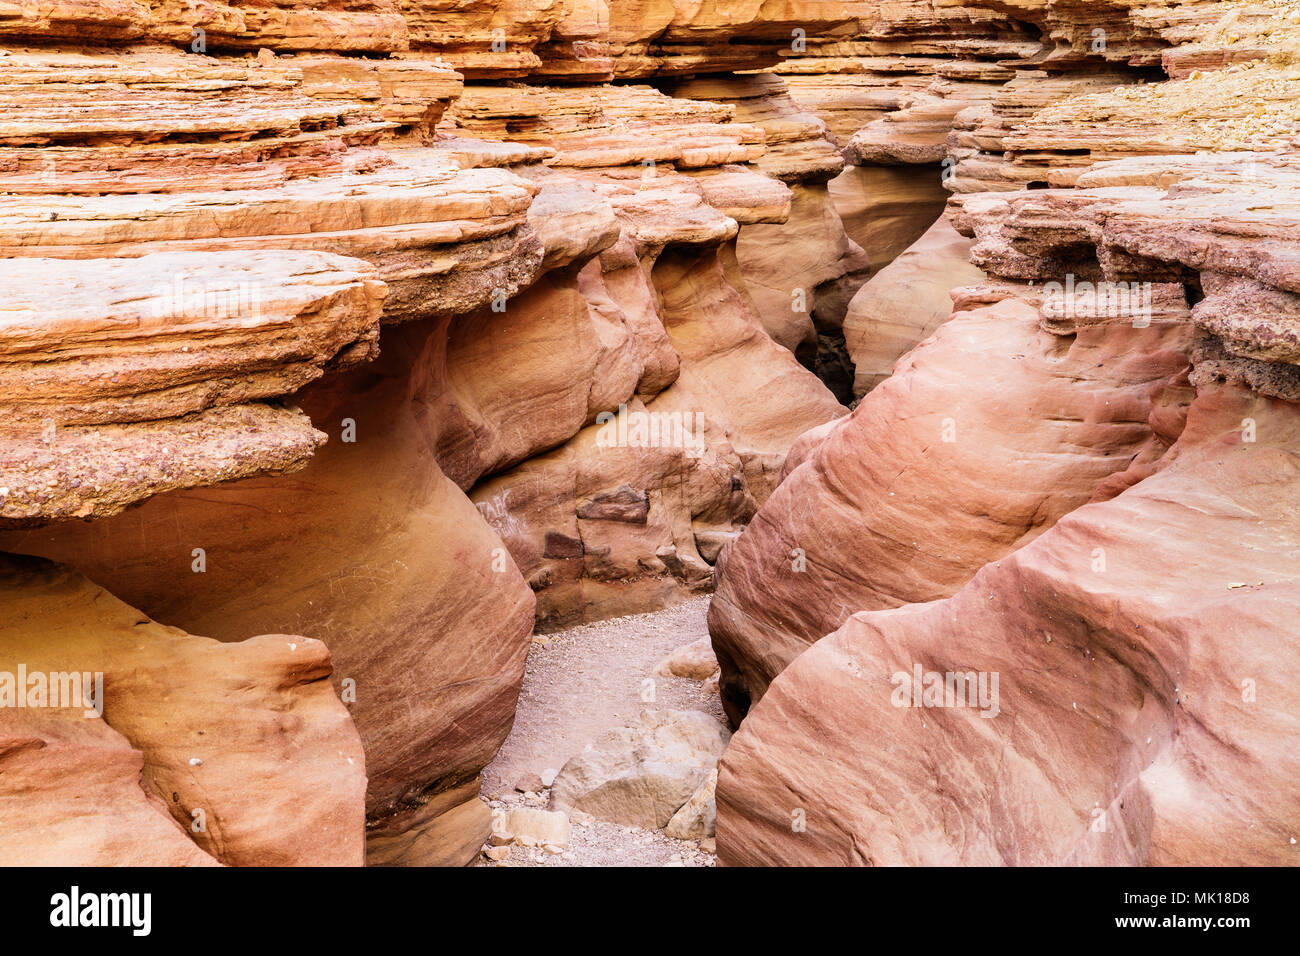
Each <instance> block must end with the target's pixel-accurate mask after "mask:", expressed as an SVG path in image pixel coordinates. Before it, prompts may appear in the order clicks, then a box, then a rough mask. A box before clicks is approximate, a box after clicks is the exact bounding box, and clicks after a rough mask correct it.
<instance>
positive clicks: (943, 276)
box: [844, 218, 984, 395]
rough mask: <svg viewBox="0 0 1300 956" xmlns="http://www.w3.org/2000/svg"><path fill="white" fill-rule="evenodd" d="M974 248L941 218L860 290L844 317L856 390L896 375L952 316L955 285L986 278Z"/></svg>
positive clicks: (864, 390)
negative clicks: (976, 261) (972, 257)
mask: <svg viewBox="0 0 1300 956" xmlns="http://www.w3.org/2000/svg"><path fill="white" fill-rule="evenodd" d="M970 247H971V243H970V240H969V239H966V238H964V237H962V236H960V235H958V233H957V231H956V230H955V229H953V228H952V225H951V224H950V223H949V222H948V220H947V219H946V218H943V219H940V220H939V221H938V222H936V223H935V224H934V225H933V226H931V227H930V230H929V231H928V232H927V233H926V234H925V235H924V236H922V237H921V238H920V239H918V240H917V241H916V242H914V243H913V244H912V245H911V246H909V247H908V249H907V251H906V252H904V253H903V254H902V255H901V256H899V257H898V258H897V259H895V260H894V261H893V262H891V263H890V264H889V265H887V266H886V267H885V268H884V269H882V270H881V271H880V272H878V273H876V274H875V275H874V276H872V277H871V279H870V280H869V281H868V282H867V284H866V285H864V286H863V287H862V288H861V289H859V290H858V293H857V295H855V296H854V297H853V301H852V302H850V303H849V309H848V315H846V316H845V318H844V344H845V348H847V349H848V352H849V356H850V358H852V359H853V365H854V369H855V375H854V381H853V392H854V394H856V395H865V394H866V393H867V392H869V391H871V390H872V389H873V388H875V387H876V386H877V385H879V384H880V383H881V382H883V381H884V380H885V379H887V378H888V377H889V376H890V375H892V374H893V371H894V365H895V364H896V363H897V362H898V360H899V359H901V358H902V357H903V356H905V355H906V354H907V353H908V352H910V351H911V350H912V347H913V346H915V345H916V344H917V343H918V342H921V341H923V340H924V339H927V338H929V337H930V334H931V333H932V332H933V331H934V330H935V329H937V328H938V327H939V325H940V324H941V323H942V322H944V321H945V320H946V319H947V318H948V316H950V315H952V297H951V296H950V295H949V292H950V291H951V290H952V289H954V288H956V287H957V286H965V285H973V284H975V283H978V282H980V281H981V280H982V279H983V278H984V273H983V272H981V271H980V270H979V269H977V268H976V267H975V266H973V265H971V264H970Z"/></svg>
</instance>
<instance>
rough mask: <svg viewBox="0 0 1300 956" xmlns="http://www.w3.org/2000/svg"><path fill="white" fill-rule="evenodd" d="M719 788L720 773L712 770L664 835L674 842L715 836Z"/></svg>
mask: <svg viewBox="0 0 1300 956" xmlns="http://www.w3.org/2000/svg"><path fill="white" fill-rule="evenodd" d="M717 786H718V771H717V770H710V771H709V775H708V777H707V778H706V779H705V781H704V782H703V783H702V784H700V788H699V789H698V790H696V791H695V793H693V794H691V798H690V799H689V800H687V801H686V802H685V803H684V804H682V806H681V809H679V810H678V811H677V812H676V813H674V814H673V818H672V819H671V820H669V821H668V825H667V826H666V827H664V833H665V834H667V835H668V836H670V837H672V838H673V839H674V840H702V839H705V838H706V837H711V836H713V833H714V828H715V823H716V820H717V812H718V810H717V803H716V800H715V792H716V790H717Z"/></svg>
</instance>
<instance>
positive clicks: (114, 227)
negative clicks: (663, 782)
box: [0, 0, 1300, 865]
mask: <svg viewBox="0 0 1300 956" xmlns="http://www.w3.org/2000/svg"><path fill="white" fill-rule="evenodd" d="M1297 30H1300V7H1298V5H1297V4H1296V3H1294V2H1292V0H1269V2H1267V3H1263V2H1253V3H1252V2H1246V0H1185V2H1174V0H1169V2H1157V3H1151V2H1149V0H1143V2H1139V0H1106V2H1096V0H1089V2H1064V0H963V2H961V3H947V2H938V0H898V2H890V3H876V2H865V0H864V2H851V3H836V4H828V3H824V2H814V0H738V2H728V3H721V2H717V3H714V2H703V3H701V2H695V0H637V2H627V3H624V2H614V0H466V2H458V3H447V2H442V0H346V2H345V0H319V2H316V0H313V2H303V0H220V2H216V0H214V2H207V3H201V4H196V3H188V2H185V3H182V2H178V0H110V2H99V3H94V4H88V3H84V2H81V0H50V2H43V3H39V4H33V3H16V2H5V0H0V103H2V104H3V107H4V109H3V119H2V120H0V194H3V197H4V200H3V208H2V209H0V288H3V290H4V292H5V293H6V295H5V300H4V301H5V305H4V306H3V307H2V311H0V552H3V554H0V606H2V607H3V611H4V613H3V614H0V647H3V649H4V653H3V656H2V657H0V705H3V706H2V707H0V835H3V836H4V837H5V839H4V841H3V845H4V847H5V849H4V850H3V851H0V855H2V856H3V862H12V863H42V864H45V863H94V864H105V863H123V862H130V863H140V864H150V865H170V864H187V865H212V864H227V865H249V864H253V865H258V864H262V865H268V864H269V865H314V864H320V865H343V864H347V865H359V864H362V863H365V862H368V863H370V864H372V865H429V864H462V863H465V862H467V861H469V860H470V859H471V858H472V857H473V856H474V855H475V854H476V853H477V851H478V849H479V847H480V846H481V844H482V843H483V841H484V839H485V838H486V836H487V834H488V830H489V826H490V819H489V818H490V813H489V810H488V807H487V805H486V804H485V803H484V802H483V801H481V800H480V799H479V796H478V790H479V775H480V772H481V771H482V769H483V767H484V766H485V765H486V764H487V763H488V762H489V761H490V760H491V759H492V757H493V755H494V754H495V753H496V751H497V750H498V748H499V747H500V745H501V743H502V741H503V740H505V738H506V736H507V735H508V734H509V732H510V729H511V725H512V722H513V719H514V712H515V705H516V699H517V696H518V693H519V688H520V684H521V681H522V679H523V674H524V666H525V660H526V658H527V656H528V652H529V648H530V646H531V643H532V638H533V635H534V632H535V631H546V630H551V629H555V628H560V627H564V626H567V625H571V624H574V623H579V622H584V621H591V620H596V619H600V618H605V617H610V616H616V615H623V614H629V613H635V612H640V611H650V610H656V609H659V608H663V607H667V606H669V605H672V604H675V603H678V602H680V601H683V600H685V599H687V598H690V597H693V596H696V595H699V594H704V593H708V592H710V591H712V590H714V588H715V587H716V589H717V591H716V595H715V597H714V600H713V604H712V609H711V611H710V628H711V631H712V635H713V644H714V647H715V650H716V654H717V657H718V661H719V663H720V665H721V668H722V672H721V676H720V692H721V696H722V701H723V704H724V707H725V709H726V711H727V713H728V715H729V716H730V718H731V719H732V721H733V722H734V723H736V724H737V725H738V731H737V733H736V734H735V736H734V737H733V738H732V742H731V744H730V746H729V748H728V749H727V751H726V753H725V754H724V756H723V758H722V762H721V765H720V773H719V777H718V783H717V834H718V836H717V839H718V848H719V852H720V855H721V860H722V862H724V863H731V864H750V863H799V864H806V863H867V862H876V863H882V862H883V863H1123V864H1133V863H1157V864H1159V863H1201V862H1214V863H1222V862H1237V861H1241V862H1289V861H1290V859H1291V856H1292V855H1293V854H1294V844H1293V843H1289V842H1287V840H1288V838H1289V834H1288V833H1287V826H1288V824H1289V821H1293V820H1294V819H1295V816H1296V811H1297V809H1300V807H1297V799H1296V794H1295V790H1294V787H1293V786H1291V785H1290V783H1289V781H1290V780H1291V779H1292V778H1293V777H1294V775H1295V774H1294V771H1295V769H1296V768H1295V767H1294V766H1293V764H1294V760H1293V759H1292V758H1290V757H1289V756H1288V752H1287V749H1286V746H1285V744H1286V740H1287V735H1288V732H1289V731H1290V730H1292V729H1293V724H1294V718H1293V716H1290V715H1294V714H1295V713H1296V703H1297V701H1296V699H1295V693H1294V691H1293V690H1292V689H1291V688H1292V686H1293V685H1294V681H1293V680H1290V679H1289V678H1290V677H1291V675H1292V674H1293V671H1292V670H1291V667H1290V663H1291V660H1292V658H1293V657H1294V654H1293V652H1292V651H1291V649H1290V648H1289V647H1288V646H1287V643H1286V640H1285V638H1284V635H1285V630H1284V628H1285V624H1284V618H1285V617H1286V616H1287V615H1288V614H1289V613H1291V609H1292V605H1293V604H1294V603H1296V601H1297V596H1298V595H1300V591H1297V587H1296V585H1297V582H1296V581H1295V575H1294V573H1293V571H1292V565H1293V564H1294V561H1292V560H1290V559H1291V557H1292V555H1293V552H1294V550H1295V545H1294V542H1295V540H1296V530H1297V529H1295V528H1294V527H1292V525H1293V524H1294V522H1293V520H1292V518H1293V512H1294V510H1295V508H1294V505H1293V503H1292V502H1291V501H1290V498H1289V495H1290V494H1291V492H1290V490H1289V489H1290V488H1291V486H1293V485H1294V482H1293V481H1290V480H1289V479H1290V478H1291V476H1292V471H1293V470H1294V468H1295V461H1294V458H1295V448H1296V444H1295V439H1296V433H1295V424H1296V423H1295V421H1294V408H1295V406H1294V403H1295V402H1296V401H1297V400H1300V378H1298V377H1297V376H1300V372H1297V371H1296V365H1298V364H1300V352H1298V351H1297V348H1298V347H1297V339H1296V333H1295V329H1294V322H1293V318H1294V316H1295V314H1297V311H1298V310H1297V305H1296V303H1297V299H1296V296H1297V295H1300V285H1297V278H1296V276H1297V271H1296V267H1295V262H1296V261H1297V257H1296V253H1295V250H1294V248H1293V247H1294V232H1295V223H1294V222H1293V220H1294V218H1295V209H1296V191H1297V186H1298V184H1300V165H1298V164H1297V161H1296V145H1297V134H1298V133H1300V113H1297V108H1296V106H1295V104H1296V103H1297V102H1300V100H1297V97H1296V93H1297V92H1298V89H1297V87H1298V85H1300V66H1298V65H1297V64H1300V59H1297V47H1296V33H1297ZM849 405H853V406H854V409H853V411H852V414H849V411H848V408H847V406H849ZM914 669H917V673H918V675H919V676H918V677H917V681H918V682H921V683H923V682H924V680H925V675H927V674H930V673H932V672H938V673H940V674H943V673H952V672H957V673H960V674H963V675H964V674H967V673H969V674H971V675H972V676H973V677H974V676H976V675H981V676H982V677H983V678H985V685H984V686H985V690H986V691H987V690H988V687H987V678H988V676H989V675H997V677H998V678H999V679H1000V684H998V685H997V686H998V687H1000V689H1001V695H1000V696H998V695H997V694H996V693H995V694H994V695H993V697H992V699H988V700H984V704H985V705H986V706H984V707H983V708H982V711H983V712H982V713H981V709H980V708H969V709H960V708H956V709H954V708H942V707H941V708H939V709H936V710H934V711H933V712H928V711H926V710H924V709H921V708H922V707H924V706H927V705H926V704H925V698H924V696H923V695H922V694H920V693H917V694H916V695H915V696H916V698H917V699H918V700H920V703H917V704H916V705H915V706H914V707H906V706H897V698H898V695H899V694H901V693H902V692H903V691H904V689H905V688H906V689H908V692H909V693H910V688H911V687H912V685H911V684H910V683H909V682H907V681H897V680H894V678H895V677H896V676H897V674H898V673H903V674H911V673H913V670H914ZM19 674H21V675H23V677H22V680H21V682H20V681H19V679H18V675H19ZM74 677H76V678H77V680H75V681H74V680H73V678H74ZM29 678H30V679H31V680H32V681H34V683H28V679H29ZM978 686H979V685H978V679H977V681H976V687H977V689H978ZM56 688H58V692H57V694H56V690H55V689H56ZM91 688H94V690H91ZM977 696H978V695H977ZM986 696H987V695H986ZM20 698H21V704H20ZM995 711H996V713H994V712H995ZM1243 781H1248V783H1249V785H1248V786H1247V784H1246V783H1243ZM87 808H93V810H92V811H91V812H88V810H87ZM795 820H797V821H798V824H799V825H798V826H794V825H792V821H795Z"/></svg>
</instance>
